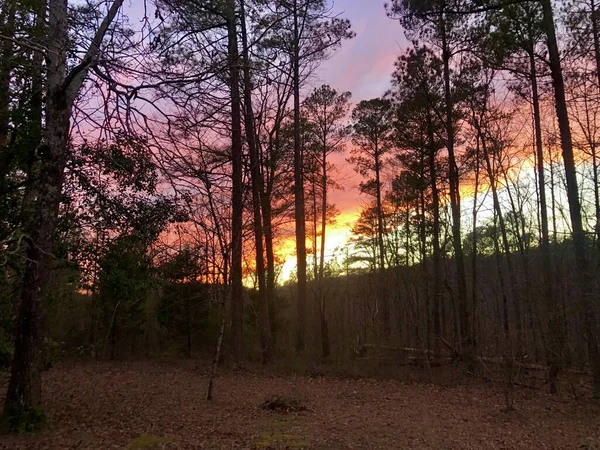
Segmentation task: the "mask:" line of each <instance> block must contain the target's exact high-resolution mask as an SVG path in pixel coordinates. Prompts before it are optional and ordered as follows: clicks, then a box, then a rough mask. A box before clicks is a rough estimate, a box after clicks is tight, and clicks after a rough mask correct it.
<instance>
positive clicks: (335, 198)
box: [282, 0, 407, 278]
mask: <svg viewBox="0 0 600 450" xmlns="http://www.w3.org/2000/svg"><path fill="white" fill-rule="evenodd" d="M383 3H384V2H383V0H381V1H379V0H337V1H335V3H334V5H333V8H334V11H335V12H340V13H342V16H343V17H347V18H348V19H350V21H351V23H352V29H353V30H354V32H355V33H356V37H355V38H354V39H352V40H350V41H346V42H344V44H343V45H342V48H341V49H340V50H338V51H337V52H336V54H335V55H334V56H333V57H332V58H331V59H329V60H328V61H325V62H324V63H323V64H322V66H321V67H320V69H319V71H318V72H317V74H316V76H315V79H314V80H313V81H312V83H311V86H308V87H306V88H305V89H304V92H303V94H307V93H309V92H310V90H311V89H312V88H314V87H316V86H319V85H320V84H323V83H326V84H329V85H330V86H331V87H333V88H334V89H336V90H337V91H338V92H344V91H350V92H351V93H352V103H358V102H359V101H361V100H368V99H371V98H374V97H379V96H381V95H382V94H383V93H384V92H385V90H386V89H387V88H388V87H389V84H390V78H391V74H392V71H393V69H394V61H395V60H396V58H397V57H398V55H399V54H400V53H402V52H403V51H404V49H405V48H406V47H407V43H406V39H405V37H404V33H403V30H402V28H401V27H400V25H399V24H398V22H396V21H393V20H391V19H389V18H388V17H387V16H386V14H385V9H384V7H383ZM347 150H348V149H347ZM346 157H347V155H345V154H334V155H333V156H332V158H331V162H332V163H334V164H335V165H336V166H337V174H336V175H334V176H335V178H336V179H337V181H338V183H339V184H340V185H342V186H343V187H344V190H343V191H332V192H331V193H330V194H329V195H330V198H331V202H332V203H334V204H335V205H336V206H337V208H338V210H339V211H340V213H341V214H340V216H339V217H338V218H337V224H336V225H334V226H333V227H331V228H330V230H329V232H327V239H326V242H327V244H326V254H327V255H331V254H332V252H333V250H334V249H335V248H336V247H339V246H340V245H342V244H344V243H345V242H346V241H347V240H348V238H349V237H350V234H351V231H350V230H351V227H352V225H353V223H354V221H355V220H356V219H357V218H358V216H359V214H360V210H361V208H362V205H363V204H364V203H365V202H366V201H367V198H366V197H365V196H364V195H360V193H359V190H358V184H359V183H360V181H361V177H360V176H359V175H358V174H356V173H355V172H354V170H353V168H352V166H351V165H350V164H348V163H347V162H346ZM292 241H293V240H292ZM282 250H283V252H284V253H285V255H282V256H285V257H286V264H285V266H284V269H283V272H282V277H283V278H286V277H287V276H288V275H289V273H290V272H291V271H293V270H294V269H295V265H296V260H295V258H294V257H293V252H294V250H295V248H294V245H293V242H287V243H286V245H284V248H283V249H282Z"/></svg>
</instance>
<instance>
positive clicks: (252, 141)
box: [240, 0, 272, 364]
mask: <svg viewBox="0 0 600 450" xmlns="http://www.w3.org/2000/svg"><path fill="white" fill-rule="evenodd" d="M240 15H241V17H240V23H241V28H242V46H243V60H244V104H245V106H246V109H245V128H246V140H247V141H248V151H249V153H250V179H251V184H252V212H253V213H254V243H255V246H256V249H255V250H256V255H255V261H256V276H257V278H258V310H259V326H260V341H261V346H262V360H263V364H266V363H268V362H269V361H270V360H271V358H272V348H271V330H270V326H269V302H268V294H269V292H268V291H267V286H266V278H265V275H266V274H265V257H264V247H263V226H262V216H261V194H262V192H263V184H264V183H263V179H262V173H261V171H260V161H259V155H258V148H257V145H256V134H255V130H256V128H255V123H254V109H253V107H252V80H251V77H250V57H249V55H248V52H249V50H248V36H247V33H246V14H245V4H244V0H240Z"/></svg>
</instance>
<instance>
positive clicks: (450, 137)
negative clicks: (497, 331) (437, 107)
mask: <svg viewBox="0 0 600 450" xmlns="http://www.w3.org/2000/svg"><path fill="white" fill-rule="evenodd" d="M440 20H441V35H442V62H443V66H444V96H445V104H446V105H445V106H446V135H447V141H448V142H447V147H448V166H449V169H448V170H449V182H450V208H451V210H452V242H453V244H454V258H455V261H456V274H457V277H458V280H457V281H458V318H459V324H460V337H461V351H462V357H463V359H464V360H465V362H466V363H467V365H469V366H470V365H472V363H473V360H474V356H475V355H474V351H475V349H474V343H473V336H472V332H471V318H470V314H469V308H468V307H467V302H468V296H467V278H466V273H465V260H464V253H463V248H462V236H461V224H460V185H459V173H458V166H457V164H456V156H455V153H454V140H455V139H454V137H455V136H454V104H453V100H452V90H451V85H450V59H451V53H450V46H449V44H448V40H447V35H446V18H445V15H444V13H441V14H440Z"/></svg>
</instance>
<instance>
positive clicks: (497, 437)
mask: <svg viewBox="0 0 600 450" xmlns="http://www.w3.org/2000/svg"><path fill="white" fill-rule="evenodd" d="M206 374H207V371H206V366H203V367H197V366H195V365H194V363H191V362H183V361H146V362H121V363H85V364H84V363H77V364H62V365H58V366H57V367H55V368H53V369H51V370H50V371H48V372H45V374H44V401H45V405H46V411H47V414H48V416H49V426H48V428H47V429H46V430H44V431H42V432H39V433H37V434H34V435H22V436H14V435H13V436H7V435H4V436H1V435H0V449H75V448H77V449H84V448H85V449H109V448H120V449H132V450H133V449H163V448H164V449H171V448H173V449H176V448H177V449H178V448H183V449H186V448H207V449H227V448H235V449H238V448H239V449H280V448H281V449H283V448H291V449H299V448H307V449H353V448H354V449H359V448H360V449H362V448H373V449H388V448H389V449H568V448H571V449H590V450H591V449H600V403H599V402H595V401H594V400H592V399H591V398H589V397H586V398H578V399H576V398H574V396H573V395H570V394H568V393H564V394H558V395H555V396H550V395H548V394H544V393H543V392H542V391H535V390H531V389H525V388H519V389H517V390H515V391H514V405H515V410H514V411H511V412H505V411H504V406H505V398H504V394H503V392H502V390H501V389H500V388H499V387H498V386H496V387H494V386H493V385H491V384H483V383H482V384H475V385H463V386H454V387H441V386H435V385H428V384H415V383H410V384H407V383H402V382H400V381H389V380H388V381H382V380H375V379H343V378H333V377H308V376H293V375H285V376H282V375H272V374H270V375H269V374H267V373H266V372H265V371H264V370H260V369H256V370H245V371H237V372H232V371H225V372H223V373H221V374H220V375H219V376H218V378H217V379H216V385H215V398H214V400H212V401H210V402H208V401H207V400H205V396H206V388H207V380H208V378H207V375H206ZM6 384H7V380H6V378H5V377H4V378H3V379H2V380H0V401H2V402H3V396H4V393H5V391H6ZM275 395H278V396H282V397H287V398H291V399H295V400H296V401H297V402H298V403H299V404H301V405H303V406H305V408H306V409H305V410H302V408H299V409H301V410H299V411H276V410H269V409H264V408H262V407H261V405H262V404H263V403H264V402H265V400H267V399H269V398H272V397H273V396H275Z"/></svg>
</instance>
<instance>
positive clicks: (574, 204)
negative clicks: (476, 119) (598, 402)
mask: <svg viewBox="0 0 600 450" xmlns="http://www.w3.org/2000/svg"><path fill="white" fill-rule="evenodd" d="M541 4H542V11H543V23H544V28H545V31H546V36H547V41H548V53H549V56H550V70H551V74H552V85H553V87H554V101H555V107H556V116H557V119H558V127H559V130H560V142H561V148H562V156H563V164H564V170H565V178H566V181H567V198H568V201H569V215H570V218H571V228H572V230H573V247H574V250H575V263H576V266H577V272H578V278H579V280H578V284H579V292H580V295H581V297H582V301H583V305H584V309H585V313H584V316H585V323H586V335H587V339H588V346H589V354H590V361H591V366H592V371H593V372H594V396H595V397H600V351H599V348H598V323H597V317H596V316H597V311H596V305H595V299H594V293H593V291H592V289H591V280H590V273H589V265H588V260H587V255H586V237H585V230H584V228H583V220H582V216H581V204H580V201H579V188H578V183H577V169H576V166H575V158H574V155H573V142H572V139H571V128H570V125H569V114H568V110H567V101H566V97H565V85H564V79H563V74H562V67H561V61H560V53H559V51H558V44H557V40H556V30H555V27H554V15H553V11H552V3H551V0H541ZM550 353H551V354H553V355H554V356H553V358H560V357H561V353H562V349H559V348H554V349H552V351H551V352H550ZM551 363H552V364H551V365H553V364H555V363H556V361H552V362H551Z"/></svg>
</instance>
